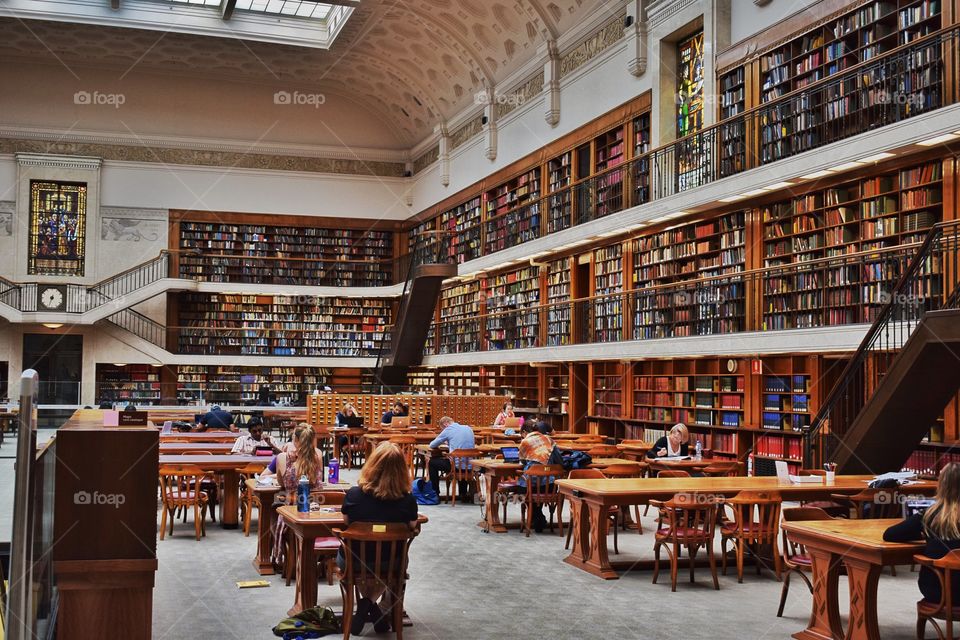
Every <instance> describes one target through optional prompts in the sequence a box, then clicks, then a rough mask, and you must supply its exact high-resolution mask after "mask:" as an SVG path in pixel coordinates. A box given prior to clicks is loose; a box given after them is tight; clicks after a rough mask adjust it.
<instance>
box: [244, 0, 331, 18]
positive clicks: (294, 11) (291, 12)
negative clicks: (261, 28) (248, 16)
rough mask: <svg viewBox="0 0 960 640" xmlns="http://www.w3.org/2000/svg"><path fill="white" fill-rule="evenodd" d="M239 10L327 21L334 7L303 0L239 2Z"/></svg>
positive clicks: (250, 0)
mask: <svg viewBox="0 0 960 640" xmlns="http://www.w3.org/2000/svg"><path fill="white" fill-rule="evenodd" d="M237 10H238V11H254V12H257V13H272V14H277V15H282V16H298V17H300V18H316V19H318V20H325V19H326V18H327V16H328V15H330V11H332V10H333V7H332V6H330V5H329V4H323V3H322V2H302V1H301V0H237Z"/></svg>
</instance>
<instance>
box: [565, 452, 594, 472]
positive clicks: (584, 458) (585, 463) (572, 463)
mask: <svg viewBox="0 0 960 640" xmlns="http://www.w3.org/2000/svg"><path fill="white" fill-rule="evenodd" d="M592 462H593V458H592V457H591V456H590V454H589V453H587V452H586V451H564V452H563V463H562V464H563V469H564V471H570V470H572V469H586V468H587V467H589V466H590V464H591V463H592Z"/></svg>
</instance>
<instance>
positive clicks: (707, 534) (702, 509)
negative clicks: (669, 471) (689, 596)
mask: <svg viewBox="0 0 960 640" xmlns="http://www.w3.org/2000/svg"><path fill="white" fill-rule="evenodd" d="M722 500H723V498H718V497H716V496H708V497H707V498H706V499H703V498H702V497H698V496H696V495H694V494H691V493H678V494H677V495H675V496H673V498H671V499H670V500H667V501H665V502H664V501H662V500H651V501H650V504H651V505H653V506H655V507H657V508H658V509H660V514H661V521H660V524H659V525H658V528H657V531H656V533H654V542H653V559H654V564H653V583H654V584H656V583H657V577H658V576H659V575H660V550H661V549H664V548H665V549H666V550H667V555H668V556H669V557H670V590H671V591H676V590H677V574H678V572H679V561H680V548H681V547H686V548H687V557H688V558H689V561H690V582H693V571H694V567H695V566H696V557H697V552H698V551H699V549H700V547H703V548H704V549H705V550H706V552H707V560H708V562H709V563H710V573H711V575H712V576H713V588H714V589H720V582H719V581H718V580H717V560H716V558H715V557H714V554H713V535H714V531H715V530H716V526H717V508H718V505H719V504H720V503H721V502H722Z"/></svg>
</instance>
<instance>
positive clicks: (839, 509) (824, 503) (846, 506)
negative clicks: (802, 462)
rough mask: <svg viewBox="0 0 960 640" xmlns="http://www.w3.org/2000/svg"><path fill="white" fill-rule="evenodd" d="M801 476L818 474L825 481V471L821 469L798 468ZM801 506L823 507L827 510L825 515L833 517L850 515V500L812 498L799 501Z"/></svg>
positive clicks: (847, 516)
mask: <svg viewBox="0 0 960 640" xmlns="http://www.w3.org/2000/svg"><path fill="white" fill-rule="evenodd" d="M800 475H801V476H818V477H820V478H824V482H825V481H826V480H825V479H826V477H827V472H826V471H824V470H823V469H800ZM800 506H801V507H817V508H818V509H823V510H824V511H826V512H827V515H829V516H831V517H834V518H849V517H850V502H849V501H847V500H843V501H836V500H812V501H804V500H801V501H800Z"/></svg>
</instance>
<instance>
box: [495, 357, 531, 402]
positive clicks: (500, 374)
mask: <svg viewBox="0 0 960 640" xmlns="http://www.w3.org/2000/svg"><path fill="white" fill-rule="evenodd" d="M492 371H493V373H494V376H495V377H494V390H495V391H496V395H499V396H507V397H511V398H513V405H514V409H515V410H516V411H518V412H521V413H522V412H523V411H524V410H527V411H531V412H537V411H538V410H539V408H540V406H541V403H540V373H539V370H538V369H537V368H535V367H531V366H530V365H528V364H509V365H501V366H499V367H494V368H493V369H492Z"/></svg>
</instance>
